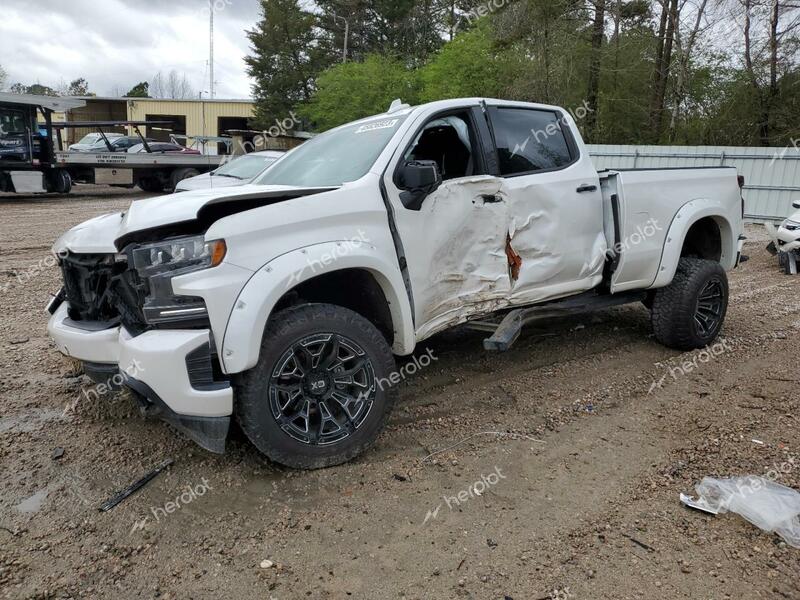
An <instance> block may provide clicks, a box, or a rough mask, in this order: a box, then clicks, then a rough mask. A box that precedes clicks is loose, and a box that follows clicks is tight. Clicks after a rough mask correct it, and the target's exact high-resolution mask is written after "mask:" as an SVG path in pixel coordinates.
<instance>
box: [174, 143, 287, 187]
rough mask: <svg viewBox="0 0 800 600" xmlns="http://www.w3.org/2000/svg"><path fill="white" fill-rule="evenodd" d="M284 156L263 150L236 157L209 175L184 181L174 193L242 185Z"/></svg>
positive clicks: (274, 151)
mask: <svg viewBox="0 0 800 600" xmlns="http://www.w3.org/2000/svg"><path fill="white" fill-rule="evenodd" d="M284 154H285V152H280V151H278V150H263V151H261V152H251V153H250V154H244V155H242V156H238V157H236V158H234V159H233V160H231V161H229V162H226V163H225V164H223V165H221V166H220V167H219V168H218V169H214V170H213V171H211V172H210V173H203V174H202V175H198V176H196V177H189V178H188V179H184V180H183V181H181V182H180V183H178V185H177V186H176V187H175V191H176V192H188V191H189V190H206V189H209V188H224V187H234V186H238V185H244V184H246V183H247V182H249V181H250V180H251V179H253V178H254V177H255V176H256V175H258V174H259V173H261V172H262V171H263V170H264V169H266V168H267V167H268V166H269V165H271V164H272V163H274V162H275V161H276V160H278V159H279V158H280V157H281V156H283V155H284Z"/></svg>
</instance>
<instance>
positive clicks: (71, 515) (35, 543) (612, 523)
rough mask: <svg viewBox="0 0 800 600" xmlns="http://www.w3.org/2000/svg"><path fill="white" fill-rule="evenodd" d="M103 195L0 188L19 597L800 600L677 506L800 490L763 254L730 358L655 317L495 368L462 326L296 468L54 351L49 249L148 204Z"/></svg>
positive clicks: (789, 337)
mask: <svg viewBox="0 0 800 600" xmlns="http://www.w3.org/2000/svg"><path fill="white" fill-rule="evenodd" d="M89 189H91V190H92V191H91V192H79V193H77V194H74V195H72V196H70V197H61V198H14V197H0V304H1V305H2V321H0V352H1V353H2V354H0V465H2V471H1V472H0V597H2V598H15V599H16V598H162V599H163V598H174V599H178V598H180V599H187V598H194V599H205V598H215V599H216V598H242V597H253V598H264V599H268V598H275V599H279V600H282V599H293V598H326V599H327V598H426V599H427V598H436V599H439V598H441V599H450V598H455V599H458V598H465V599H466V598H474V599H481V600H483V599H494V598H497V599H504V598H512V599H514V600H536V599H546V598H558V599H561V600H567V599H573V598H574V599H576V600H577V599H584V598H586V599H590V598H591V599H594V598H692V599H699V598H728V597H730V598H743V597H749V598H800V550H796V549H793V548H791V547H787V546H786V545H785V544H784V543H783V542H782V541H781V540H780V538H778V537H777V536H774V535H769V534H765V533H762V532H761V531H760V530H758V529H757V528H755V527H753V526H752V525H750V524H748V523H747V522H745V521H744V520H743V519H741V518H739V517H738V516H736V515H731V514H727V515H721V516H717V517H712V516H707V515H704V514H701V513H698V512H694V511H691V510H689V509H686V508H685V507H683V506H682V505H681V504H680V503H679V502H678V493H679V492H681V491H685V492H692V491H693V487H694V485H695V483H697V482H698V481H699V479H701V478H702V477H703V476H706V475H715V476H734V475H744V474H750V473H752V474H765V473H767V472H768V471H769V470H770V469H771V468H774V467H776V466H784V471H787V472H786V473H784V474H782V475H781V477H780V482H781V483H783V484H785V485H789V486H793V487H795V488H800V474H799V473H800V469H798V468H797V464H800V456H798V455H797V453H798V451H799V450H798V449H800V427H798V426H799V425H800V413H799V412H798V406H799V405H800V396H798V393H797V389H798V381H799V379H800V377H799V376H798V361H797V345H796V344H797V339H798V330H800V297H798V290H800V280H798V279H796V278H795V279H793V278H791V277H789V276H784V275H782V274H780V273H779V272H778V270H777V267H776V264H775V260H774V259H773V258H771V257H769V256H768V255H767V254H766V252H765V251H764V250H763V248H764V245H765V242H763V241H762V240H754V241H751V242H749V243H748V245H747V248H746V253H747V254H749V255H750V256H751V260H750V261H749V262H747V263H745V264H744V265H743V266H742V268H740V269H739V270H738V271H737V272H735V273H733V274H732V276H731V289H732V292H731V293H732V301H731V308H730V311H729V314H728V320H727V323H726V326H725V329H724V332H723V333H724V338H723V340H722V342H721V345H719V346H717V347H715V350H714V351H712V352H708V353H704V354H701V353H686V354H680V353H677V352H674V351H671V350H668V349H665V348H663V347H661V346H660V345H658V344H657V343H656V342H655V341H654V340H653V339H652V336H651V333H650V327H649V322H648V313H647V311H646V310H645V309H644V308H643V307H641V306H629V307H623V308H618V309H613V310H608V311H605V312H602V313H598V314H595V315H592V316H587V317H582V318H575V319H570V320H562V321H553V322H551V323H548V324H547V325H546V326H540V327H531V328H530V329H528V330H527V331H526V333H525V334H523V337H522V338H521V339H520V341H519V342H518V343H517V345H516V346H515V347H514V348H513V349H512V350H511V351H510V352H508V353H506V354H502V355H497V354H487V353H485V352H484V351H483V350H482V348H481V339H482V335H481V334H480V333H477V332H472V331H467V330H457V331H454V332H451V333H448V334H445V335H440V336H437V337H436V338H434V339H432V340H430V341H429V342H426V343H424V344H423V345H422V347H421V348H420V349H419V354H420V355H422V354H424V353H427V352H430V353H431V355H432V356H433V357H435V359H436V360H435V361H433V363H432V364H431V366H428V367H427V368H424V369H422V370H421V371H420V372H418V373H416V374H414V375H413V376H409V377H408V378H407V379H405V380H404V382H403V384H402V390H401V401H400V403H399V405H398V407H397V410H396V412H395V413H394V415H393V418H392V419H391V422H390V426H389V428H388V430H387V431H386V432H385V433H384V435H383V436H382V437H381V439H380V441H379V442H378V444H377V446H376V447H375V448H374V449H373V450H372V451H371V452H369V453H368V454H367V455H366V456H364V457H362V458H361V459H359V460H357V461H355V462H353V463H351V464H348V465H345V466H341V467H336V468H331V469H326V470H322V471H315V472H293V471H289V470H286V469H282V468H278V467H276V466H274V465H271V464H269V463H267V462H265V461H264V460H262V458H260V456H259V455H258V454H257V453H256V452H255V450H254V449H253V448H252V447H251V446H250V445H248V443H247V442H246V441H245V440H244V439H243V436H242V434H241V433H239V432H234V434H233V439H232V440H231V442H230V444H229V451H228V453H227V454H226V455H225V456H221V457H219V456H215V455H211V454H208V453H206V452H205V451H203V450H201V449H199V448H197V447H196V446H194V445H193V444H192V443H190V442H188V441H186V440H184V439H183V438H182V437H180V435H179V434H176V433H175V432H174V431H173V430H171V429H170V428H169V426H167V425H165V424H163V423H160V422H157V421H155V422H154V421H145V420H143V419H142V418H141V417H140V416H139V414H138V410H137V408H136V405H135V403H134V401H133V400H132V399H131V398H130V397H129V396H126V395H123V396H113V395H99V394H97V393H95V392H96V389H95V388H93V387H92V385H91V383H90V382H89V380H88V379H87V378H85V377H83V376H81V375H80V372H79V371H77V370H76V368H75V365H74V364H72V363H70V362H69V361H67V360H66V359H64V358H62V357H61V356H60V355H59V354H58V353H57V352H55V350H54V349H53V348H52V346H51V343H50V342H49V340H48V338H47V335H46V332H45V323H46V316H45V314H44V312H43V307H44V305H45V303H46V302H47V300H48V293H49V292H53V291H55V290H56V289H57V288H58V287H59V274H58V271H57V268H56V267H55V266H54V265H53V262H52V260H51V259H49V258H48V256H49V255H48V249H49V247H50V245H51V243H52V242H53V241H54V239H55V238H56V237H57V236H58V234H59V233H60V232H61V231H63V230H64V229H66V228H67V227H70V226H72V225H74V224H76V223H79V222H81V221H83V220H85V219H87V218H89V217H92V216H95V215H98V214H101V213H104V212H109V211H111V210H119V209H123V208H124V207H125V206H126V205H127V204H128V202H129V201H130V200H131V199H132V198H137V197H144V195H143V194H131V193H129V192H127V193H121V192H113V191H110V190H108V189H103V188H91V187H90V188H89ZM760 231H761V230H760V228H752V229H750V230H749V232H748V233H749V234H750V235H751V237H754V236H758V235H761V234H760ZM686 363H690V366H689V367H686V366H685V364H686ZM401 364H402V363H401ZM681 365H684V366H681ZM492 432H500V434H498V433H492ZM509 434H515V435H509ZM470 436H472V437H470ZM465 439H466V441H464V442H463V443H461V444H460V445H458V446H455V447H452V448H450V449H449V450H445V451H443V452H442V450H444V449H447V448H448V447H450V446H453V445H455V444H457V443H459V442H460V441H462V440H465ZM754 439H756V440H760V441H761V442H763V443H757V442H754V441H753V440H754ZM56 448H63V450H64V454H63V456H62V457H61V458H53V453H54V449H56ZM436 452H438V453H436ZM432 453H436V454H434V455H433V456H430V457H429V455H431V454H432ZM167 457H171V458H173V459H174V460H175V463H174V465H173V466H172V467H171V468H169V469H168V470H167V471H166V472H164V473H162V474H161V475H159V476H158V477H157V478H156V479H155V480H154V481H152V482H151V483H150V484H149V485H148V486H147V487H145V488H144V489H143V490H142V491H140V492H139V493H137V494H136V495H134V496H132V497H130V498H129V499H128V500H126V501H125V502H123V503H122V504H120V505H119V506H117V507H116V508H115V509H113V510H112V511H110V512H107V513H101V512H98V506H99V505H100V504H101V503H102V502H103V501H105V500H106V499H107V498H108V497H110V496H111V495H113V493H114V492H115V491H117V490H119V489H121V488H124V487H125V486H127V485H128V484H129V483H131V482H132V481H134V480H136V479H138V478H139V477H140V476H141V475H143V474H144V473H146V472H147V471H148V470H149V469H151V468H152V467H154V466H155V465H157V464H158V463H160V462H161V461H163V460H164V459H165V458H167ZM795 459H796V460H795ZM787 465H788V467H787ZM476 482H481V483H480V484H477V485H476ZM190 487H191V492H190V491H189V488H190ZM460 492H461V495H460V497H459V493H460ZM170 503H172V504H170ZM426 517H427V520H426ZM264 561H270V562H264Z"/></svg>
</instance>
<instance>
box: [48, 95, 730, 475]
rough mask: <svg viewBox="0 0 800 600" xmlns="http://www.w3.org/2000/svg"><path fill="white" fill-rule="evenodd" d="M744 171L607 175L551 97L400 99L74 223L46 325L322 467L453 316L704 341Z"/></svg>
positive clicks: (147, 389)
mask: <svg viewBox="0 0 800 600" xmlns="http://www.w3.org/2000/svg"><path fill="white" fill-rule="evenodd" d="M742 185H743V181H742V180H741V179H740V178H738V177H737V173H736V170H735V169H734V168H730V167H711V168H689V169H639V170H636V169H634V170H622V169H620V170H606V171H602V172H600V173H598V172H597V171H596V170H595V168H594V167H593V165H592V161H591V159H590V157H589V153H588V152H587V149H586V147H585V146H584V144H583V141H582V140H581V137H580V134H579V131H578V127H577V125H576V123H575V121H574V119H573V118H572V116H571V115H570V114H569V113H568V112H567V111H565V110H563V109H561V108H558V107H555V106H544V105H540V104H529V103H523V102H512V101H505V100H492V99H485V100H484V99H480V98H468V99H455V100H445V101H441V102H433V103H430V104H424V105H421V106H417V107H410V106H407V105H403V104H401V103H400V102H399V101H396V102H395V103H393V104H392V106H391V107H390V109H389V111H388V112H386V113H384V114H381V115H377V116H374V117H370V118H367V119H362V120H360V121H357V122H355V123H349V124H347V125H343V126H341V127H338V128H336V129H332V130H330V131H327V132H325V133H323V134H321V135H319V136H316V137H314V138H313V139H311V140H309V141H308V142H306V143H305V144H303V145H302V146H299V147H298V148H296V149H294V150H293V151H292V152H290V153H288V154H287V155H286V156H284V157H283V158H282V159H280V160H279V161H278V162H276V163H275V164H274V165H272V166H271V167H269V168H268V169H266V170H265V171H264V173H263V174H262V175H260V176H259V177H257V178H256V179H255V180H253V182H252V185H244V186H240V187H237V188H227V189H205V190H196V191H192V192H183V193H181V194H174V195H168V196H160V197H154V198H147V199H142V200H137V201H135V202H133V203H132V204H131V205H130V207H129V208H128V209H127V210H126V211H124V212H120V213H113V214H108V215H105V216H100V217H97V218H95V219H92V220H90V221H87V222H85V223H83V224H81V225H78V226H77V227H75V228H73V229H71V230H70V231H68V232H67V233H65V234H64V235H63V236H62V237H61V238H60V239H59V240H58V241H57V242H56V243H55V245H54V247H53V250H54V252H55V253H56V254H57V256H58V257H59V261H60V265H61V269H62V272H63V278H64V287H63V288H62V290H61V291H60V292H59V293H58V295H57V296H56V297H55V298H54V299H53V301H52V302H51V303H50V305H49V307H48V311H49V312H50V313H51V315H52V316H51V318H50V322H49V325H48V331H49V333H50V335H51V337H52V338H53V340H54V341H55V344H56V346H57V348H58V349H59V350H60V351H61V352H62V353H64V354H66V355H68V356H71V357H73V358H76V359H79V360H81V361H83V363H84V368H85V371H86V372H87V374H91V375H93V376H95V377H97V378H99V379H100V380H103V378H105V379H108V378H109V377H112V376H117V375H122V376H123V378H124V379H125V383H126V385H127V386H128V387H129V388H130V389H132V390H134V391H135V392H136V393H137V394H138V397H139V399H140V402H141V403H142V406H143V410H145V411H146V412H148V413H152V414H156V415H158V416H160V417H161V418H163V419H165V420H167V421H169V422H170V423H172V424H173V425H175V426H176V427H178V428H179V429H181V430H182V431H184V432H185V433H186V434H187V435H189V437H191V438H192V439H193V440H195V441H196V442H197V443H199V444H200V445H201V446H203V447H204V448H206V449H209V450H212V451H215V452H222V451H223V450H224V447H225V441H226V438H227V435H228V428H229V425H230V420H231V419H232V418H236V419H237V421H238V422H239V423H240V425H241V427H242V429H243V431H244V432H245V434H246V435H247V436H248V438H249V439H250V441H251V442H252V443H253V444H254V445H255V446H256V447H257V448H258V449H259V450H260V451H261V452H263V453H264V454H265V455H267V456H268V457H269V458H271V459H272V460H274V461H276V462H279V463H282V464H285V465H289V466H292V467H296V468H318V467H325V466H330V465H334V464H339V463H341V462H344V461H347V460H350V459H351V458H353V457H355V456H357V455H359V454H360V453H362V452H363V451H364V450H366V449H367V448H368V447H369V446H370V445H372V444H373V443H374V442H375V440H376V438H377V437H378V434H379V433H380V431H381V430H382V429H383V427H384V425H385V424H386V421H387V419H388V417H389V413H390V412H391V409H392V406H393V404H394V401H395V398H396V396H397V389H396V386H395V385H393V384H395V383H397V382H398V381H399V380H400V379H401V378H400V377H398V375H399V374H398V373H397V371H396V366H395V361H394V356H393V355H400V356H407V355H410V354H412V353H413V352H414V351H415V349H416V348H417V347H418V345H419V344H420V343H421V342H423V341H424V340H426V339H428V338H430V337H431V336H432V335H434V334H436V333H439V332H441V331H444V330H446V329H449V328H452V327H455V326H457V325H462V324H466V325H467V326H469V327H473V328H476V329H479V330H483V331H489V332H491V337H489V338H487V339H486V340H485V341H484V346H485V347H486V348H487V349H494V350H505V349H507V348H508V347H509V346H510V345H511V344H512V343H513V342H514V340H515V339H516V337H517V336H518V335H519V333H520V329H521V327H522V325H523V324H524V323H526V322H529V321H531V320H533V319H541V318H552V317H553V316H554V315H555V316H558V315H564V314H570V313H574V312H579V311H588V310H593V309H599V308H606V307H610V306H614V305H620V304H626V303H642V304H644V306H646V307H647V308H648V309H649V310H650V318H651V323H652V327H653V331H654V334H655V339H656V340H658V341H659V342H661V343H662V344H665V345H667V346H669V347H671V348H676V349H680V350H691V349H695V348H701V347H704V346H707V345H709V344H711V343H713V342H714V340H715V339H716V338H717V336H718V334H719V332H720V330H721V328H722V325H723V322H724V319H725V316H726V312H727V308H728V279H727V274H726V271H728V270H730V269H733V268H734V267H736V266H737V265H738V264H739V260H740V256H741V249H742V244H743V243H744V242H743V236H742V235H741V234H742V227H743V226H742V216H743V204H744V203H743V200H742V197H741V189H740V188H741V186H742Z"/></svg>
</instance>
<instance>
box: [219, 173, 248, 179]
mask: <svg viewBox="0 0 800 600" xmlns="http://www.w3.org/2000/svg"><path fill="white" fill-rule="evenodd" d="M215 176H216V177H232V178H233V179H244V177H237V176H236V175H228V174H227V173H216V174H215Z"/></svg>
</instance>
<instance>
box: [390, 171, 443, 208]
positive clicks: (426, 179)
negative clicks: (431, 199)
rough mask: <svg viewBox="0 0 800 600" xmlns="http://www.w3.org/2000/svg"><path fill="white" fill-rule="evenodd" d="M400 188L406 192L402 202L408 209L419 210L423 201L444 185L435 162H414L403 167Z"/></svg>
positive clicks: (402, 194)
mask: <svg viewBox="0 0 800 600" xmlns="http://www.w3.org/2000/svg"><path fill="white" fill-rule="evenodd" d="M399 183H400V187H401V188H403V190H405V191H404V192H402V193H401V194H400V200H401V202H402V203H403V206H405V207H406V208H408V209H411V210H419V209H420V207H421V206H422V201H423V200H425V198H426V197H427V196H428V195H429V194H431V193H433V192H434V191H436V189H437V188H438V187H439V186H440V185H442V175H441V173H439V167H438V166H437V165H436V161H433V160H412V161H409V162H407V163H405V164H404V165H403V168H402V169H401V170H400V177H399Z"/></svg>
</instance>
